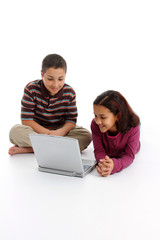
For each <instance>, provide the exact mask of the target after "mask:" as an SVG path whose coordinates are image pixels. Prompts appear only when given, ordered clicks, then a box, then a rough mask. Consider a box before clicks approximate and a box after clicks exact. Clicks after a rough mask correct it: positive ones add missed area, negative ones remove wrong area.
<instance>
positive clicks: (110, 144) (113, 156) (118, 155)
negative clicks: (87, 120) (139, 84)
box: [91, 90, 140, 177]
mask: <svg viewBox="0 0 160 240" xmlns="http://www.w3.org/2000/svg"><path fill="white" fill-rule="evenodd" d="M93 108H94V115H95V118H94V119H93V120H92V123H91V130H92V137H93V145H94V153H95V157H96V160H97V162H98V165H97V171H98V173H99V174H100V175H101V176H104V177H105V176H108V175H110V174H113V173H116V172H120V171H121V170H122V169H124V168H126V167H128V166H129V165H130V164H131V163H132V162H133V159H134V157H135V154H136V153H137V152H138V151H139V150H140V141H139V138H140V126H139V125H140V119H139V117H138V116H137V115H136V114H135V113H134V112H133V110H132V109H131V107H130V106H129V104H128V102H127V101H126V99H125V98H124V97H123V96H122V95H121V94H120V93H119V92H117V91H113V90H110V91H106V92H104V93H102V94H100V95H99V96H98V97H97V98H96V99H95V101H94V103H93Z"/></svg>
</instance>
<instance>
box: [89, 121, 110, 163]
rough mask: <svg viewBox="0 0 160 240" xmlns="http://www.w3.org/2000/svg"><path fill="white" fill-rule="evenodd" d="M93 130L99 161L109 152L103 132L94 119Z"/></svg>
mask: <svg viewBox="0 0 160 240" xmlns="http://www.w3.org/2000/svg"><path fill="white" fill-rule="evenodd" d="M91 131H92V139H93V146H94V154H95V158H96V160H97V162H99V161H100V159H104V158H105V156H106V155H107V154H106V151H105V148H104V145H103V142H102V135H103V134H102V133H101V132H100V130H99V127H98V125H97V124H96V123H95V121H94V120H92V123H91Z"/></svg>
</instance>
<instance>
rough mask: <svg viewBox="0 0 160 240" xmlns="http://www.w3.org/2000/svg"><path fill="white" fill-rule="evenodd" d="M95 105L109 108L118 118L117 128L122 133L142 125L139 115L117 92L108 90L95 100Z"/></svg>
mask: <svg viewBox="0 0 160 240" xmlns="http://www.w3.org/2000/svg"><path fill="white" fill-rule="evenodd" d="M93 104H95V105H102V106H104V107H106V108H108V109H109V110H110V111H111V112H112V113H113V114H114V115H115V116H118V120H117V123H116V126H117V130H118V131H119V132H121V133H125V132H127V131H128V130H129V129H130V128H131V127H136V126H138V125H139V124H140V119H139V117H138V115H137V114H136V113H135V112H134V111H133V110H132V108H131V107H130V105H129V104H128V102H127V100H126V99H125V98H124V96H122V94H121V93H119V92H117V91H114V90H108V91H105V92H103V93H102V94H100V95H99V96H98V97H97V98H96V99H95V101H94V102H93Z"/></svg>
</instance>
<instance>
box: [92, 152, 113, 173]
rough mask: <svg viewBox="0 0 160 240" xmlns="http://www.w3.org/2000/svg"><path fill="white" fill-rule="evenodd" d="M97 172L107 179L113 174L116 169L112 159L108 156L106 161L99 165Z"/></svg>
mask: <svg viewBox="0 0 160 240" xmlns="http://www.w3.org/2000/svg"><path fill="white" fill-rule="evenodd" d="M96 168H97V172H98V173H99V174H100V175H101V176H102V177H107V176H109V175H110V174H111V173H112V170H113V168H114V162H113V160H112V159H111V158H109V157H108V156H106V157H105V158H104V159H101V160H100V161H99V163H98V166H97V167H96Z"/></svg>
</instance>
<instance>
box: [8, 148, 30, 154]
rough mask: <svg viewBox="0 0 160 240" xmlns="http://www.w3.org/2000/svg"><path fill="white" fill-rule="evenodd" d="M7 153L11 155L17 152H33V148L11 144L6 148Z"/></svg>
mask: <svg viewBox="0 0 160 240" xmlns="http://www.w3.org/2000/svg"><path fill="white" fill-rule="evenodd" d="M8 153H9V154H10V155H11V156H13V155H15V154H18V153H33V148H32V147H18V146H13V147H11V148H10V149H9V150H8Z"/></svg>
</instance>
